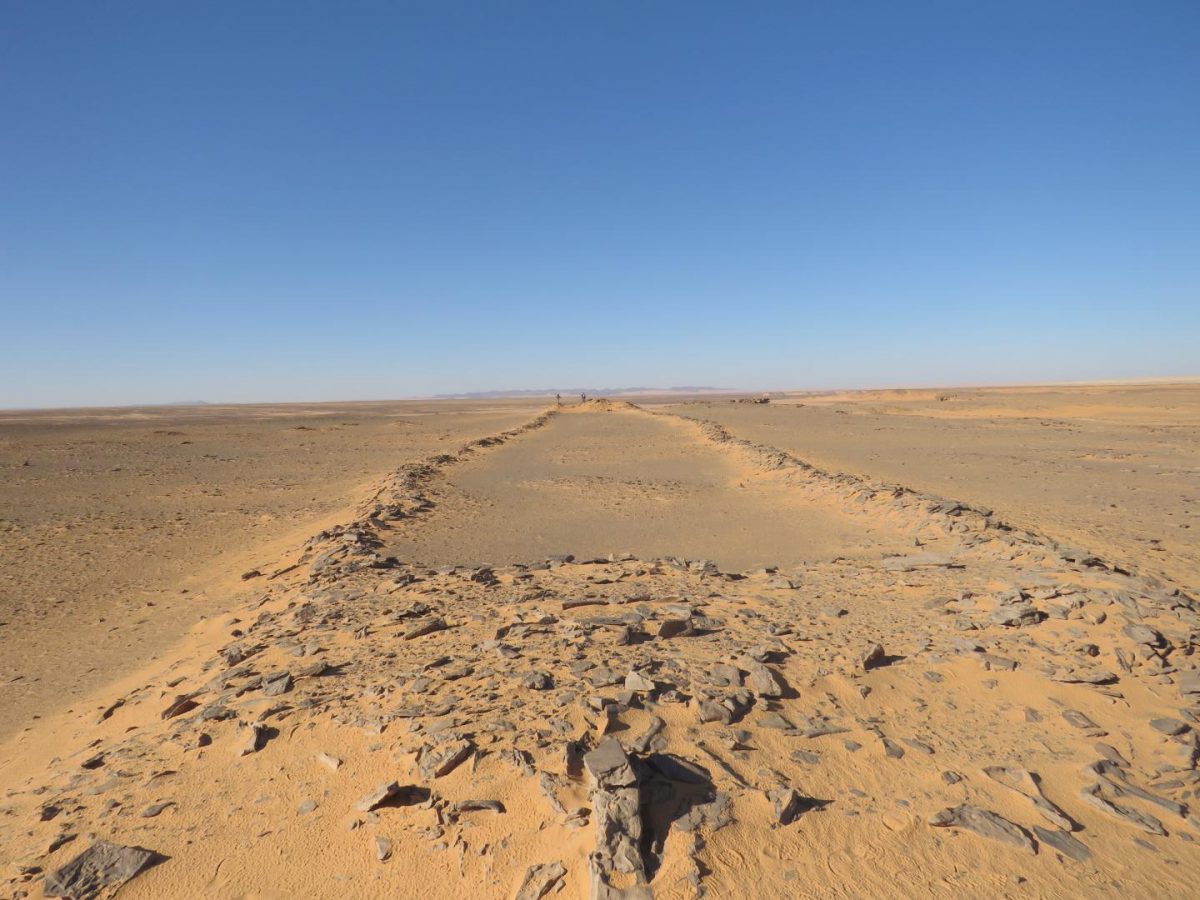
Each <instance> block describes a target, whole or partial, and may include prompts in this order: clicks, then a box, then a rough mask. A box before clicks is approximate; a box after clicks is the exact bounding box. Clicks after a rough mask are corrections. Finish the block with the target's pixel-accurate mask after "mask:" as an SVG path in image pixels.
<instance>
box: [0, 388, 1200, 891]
mask: <svg viewBox="0 0 1200 900" xmlns="http://www.w3.org/2000/svg"><path fill="white" fill-rule="evenodd" d="M0 472H3V474H4V477H3V480H2V481H0V623H2V624H0V688H2V690H0V740H3V743H0V863H3V865H4V867H3V868H2V869H0V895H3V896H14V897H18V896H41V895H42V894H43V893H47V894H48V895H55V896H57V895H60V894H61V895H71V896H75V895H79V896H105V895H107V894H109V893H112V892H114V891H116V890H118V889H119V890H120V894H121V896H122V897H135V898H151V897H156V898H157V897H192V896H215V897H230V898H233V897H296V896H304V897H343V896H371V897H373V896H413V897H461V896H478V897H520V898H523V900H527V898H536V897H542V896H556V897H585V896H592V897H630V898H637V897H648V896H657V897H670V898H673V897H695V896H712V897H796V896H802V897H890V896H895V897H908V896H951V895H953V896H957V897H964V896H970V897H994V896H1013V897H1025V896H1029V897H1073V896H1080V895H1083V894H1088V895H1104V896H1129V897H1160V898H1161V897H1187V896H1194V894H1195V872H1196V867H1197V865H1198V864H1200V846H1198V845H1197V843H1196V841H1197V840H1198V839H1200V815H1198V814H1197V813H1196V812H1193V807H1194V806H1196V805H1197V804H1200V774H1198V771H1197V761H1198V759H1200V744H1198V742H1197V736H1196V731H1195V728H1196V727H1200V725H1198V723H1200V666H1198V665H1197V661H1198V659H1197V657H1196V656H1195V655H1194V653H1195V649H1196V646H1197V643H1198V642H1200V628H1198V623H1200V618H1198V616H1197V613H1198V612H1200V608H1198V607H1197V604H1196V601H1195V600H1194V599H1193V598H1194V597H1196V596H1197V591H1198V589H1200V553H1198V551H1200V533H1198V532H1200V385H1188V384H1158V385H1120V386H1094V387H1069V388H1065V387H1055V388H1022V389H989V390H947V391H908V392H902V391H893V392H872V393H848V394H824V395H798V394H797V395H782V396H777V397H774V398H772V402H771V403H770V404H750V403H736V402H731V401H730V400H728V399H725V398H721V399H714V398H693V399H690V400H686V401H684V400H680V399H679V398H663V397H659V398H653V399H652V400H647V401H645V402H643V403H642V404H640V405H637V406H635V405H633V404H629V403H625V402H606V401H593V402H589V403H587V404H573V405H569V406H565V407H563V408H561V409H558V408H547V407H545V406H543V405H542V404H540V403H535V402H529V401H519V402H518V401H514V402H497V401H490V402H468V401H461V402H460V401H455V402H446V403H391V404H384V403H369V404H368V403H363V404H341V405H312V406H277V407H227V408H219V407H196V408H170V409H167V408H163V409H148V410H97V411H86V412H84V411H75V412H45V413H0Z"/></svg>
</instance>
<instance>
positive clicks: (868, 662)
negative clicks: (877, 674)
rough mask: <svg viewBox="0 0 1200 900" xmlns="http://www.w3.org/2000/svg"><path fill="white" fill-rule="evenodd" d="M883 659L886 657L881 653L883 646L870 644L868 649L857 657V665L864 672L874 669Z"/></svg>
mask: <svg viewBox="0 0 1200 900" xmlns="http://www.w3.org/2000/svg"><path fill="white" fill-rule="evenodd" d="M884 659H886V655H885V654H884V652H883V645H882V644H872V645H871V646H870V647H868V648H867V649H866V650H864V651H863V653H862V655H861V656H859V658H858V664H859V666H860V667H861V668H862V669H863V671H866V670H867V669H873V668H875V667H876V666H878V665H879V664H880V663H881V662H883V661H884Z"/></svg>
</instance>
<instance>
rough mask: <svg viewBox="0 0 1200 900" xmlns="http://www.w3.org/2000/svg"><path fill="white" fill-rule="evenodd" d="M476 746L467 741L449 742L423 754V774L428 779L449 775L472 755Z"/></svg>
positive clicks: (421, 765)
mask: <svg viewBox="0 0 1200 900" xmlns="http://www.w3.org/2000/svg"><path fill="white" fill-rule="evenodd" d="M474 749H475V747H474V745H473V744H472V743H471V742H470V741H467V740H455V741H448V742H447V743H445V744H440V745H438V746H436V747H434V748H433V749H431V750H427V751H426V752H424V753H422V754H421V762H420V767H421V774H422V775H424V776H425V777H426V778H441V777H442V776H443V775H449V774H450V773H451V772H453V771H454V770H455V769H457V768H458V766H459V765H460V764H461V763H462V762H463V761H464V760H465V759H466V758H467V757H468V756H470V755H471V752H472V751H473V750H474Z"/></svg>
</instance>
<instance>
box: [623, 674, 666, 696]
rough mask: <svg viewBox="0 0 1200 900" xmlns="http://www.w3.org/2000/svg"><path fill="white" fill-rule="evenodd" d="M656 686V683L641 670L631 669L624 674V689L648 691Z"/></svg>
mask: <svg viewBox="0 0 1200 900" xmlns="http://www.w3.org/2000/svg"><path fill="white" fill-rule="evenodd" d="M657 687H658V685H656V684H655V683H654V682H653V681H651V680H650V679H649V678H647V677H646V676H645V675H643V674H642V673H641V672H633V671H631V672H630V673H629V674H628V675H626V676H625V690H627V691H643V692H650V691H653V690H655V689H656V688H657Z"/></svg>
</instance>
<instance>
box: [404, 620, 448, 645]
mask: <svg viewBox="0 0 1200 900" xmlns="http://www.w3.org/2000/svg"><path fill="white" fill-rule="evenodd" d="M449 627H450V626H448V625H447V624H446V621H445V620H444V619H442V618H441V617H440V616H429V617H427V618H424V619H417V621H415V622H413V624H412V626H411V627H410V628H409V629H408V631H406V632H404V639H405V640H406V641H411V640H413V639H414V638H419V637H424V636H425V635H427V634H433V633H434V632H435V631H445V630H446V629H447V628H449Z"/></svg>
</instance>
